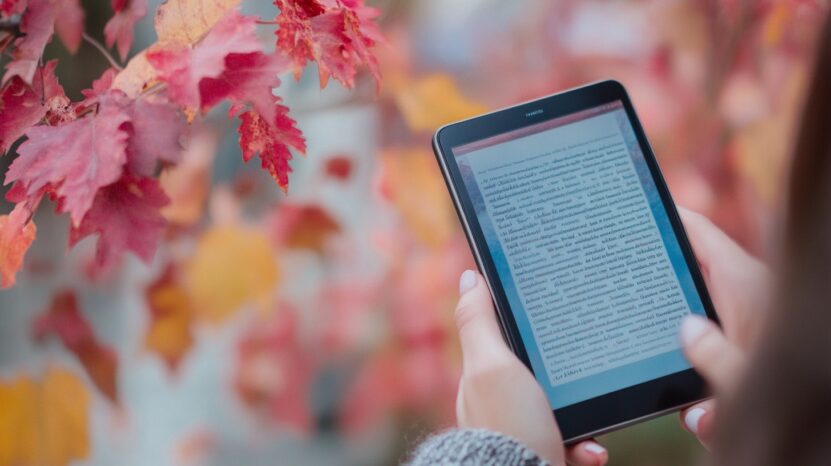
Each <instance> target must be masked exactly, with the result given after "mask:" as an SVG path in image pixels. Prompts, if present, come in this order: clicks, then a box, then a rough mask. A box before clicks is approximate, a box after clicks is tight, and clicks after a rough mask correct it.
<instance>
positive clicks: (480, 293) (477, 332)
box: [454, 270, 512, 371]
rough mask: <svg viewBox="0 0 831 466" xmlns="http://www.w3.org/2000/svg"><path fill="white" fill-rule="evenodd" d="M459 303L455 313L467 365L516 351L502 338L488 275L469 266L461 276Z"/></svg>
mask: <svg viewBox="0 0 831 466" xmlns="http://www.w3.org/2000/svg"><path fill="white" fill-rule="evenodd" d="M459 293H460V294H461V297H460V298H459V304H458V305H457V306H456V311H455V313H454V315H455V319H456V326H457V328H458V330H459V340H460V341H461V345H462V366H463V369H464V370H466V371H468V370H475V369H476V368H478V367H481V366H487V365H489V364H492V363H493V362H499V361H502V360H504V358H505V357H506V355H507V356H510V355H511V354H512V353H511V352H510V350H509V349H508V347H507V345H506V344H505V340H503V339H502V333H501V332H500V330H499V323H498V322H497V321H496V313H495V311H494V309H493V302H492V301H491V296H490V293H489V292H488V287H487V286H486V285H485V281H484V279H483V278H482V277H481V275H479V274H478V273H475V272H473V271H472V270H465V272H464V273H462V276H461V277H460V279H459Z"/></svg>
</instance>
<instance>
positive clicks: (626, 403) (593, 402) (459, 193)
mask: <svg viewBox="0 0 831 466" xmlns="http://www.w3.org/2000/svg"><path fill="white" fill-rule="evenodd" d="M615 101H621V102H623V107H624V108H625V110H626V113H627V115H628V117H629V120H630V122H631V123H632V127H633V129H634V130H635V134H636V136H637V139H638V143H639V144H640V147H641V151H642V152H643V156H644V158H645V159H646V162H647V165H648V166H649V170H650V172H651V174H652V177H653V179H654V180H655V184H656V186H657V188H658V192H659V194H660V196H661V201H662V203H663V205H664V208H665V209H666V211H667V214H668V216H669V219H670V222H671V223H672V228H673V231H674V233H675V235H676V237H677V238H678V243H679V244H680V246H681V249H682V251H683V254H684V258H685V260H686V262H687V266H688V267H689V269H690V272H691V274H692V278H693V281H694V282H695V286H696V289H697V291H698V293H699V295H700V297H701V301H702V303H703V305H704V309H705V311H706V313H707V316H708V317H709V318H710V319H712V320H713V321H715V322H718V317H717V316H716V313H715V309H714V308H713V304H712V301H711V299H710V295H709V293H708V292H707V289H706V286H705V284H704V278H703V277H702V275H701V271H700V269H699V267H698V263H697V262H696V259H695V256H694V255H693V251H692V248H691V246H690V243H689V240H688V239H687V235H686V233H685V231H684V227H683V225H682V224H681V219H680V217H679V216H678V211H677V210H676V208H675V203H674V202H673V201H672V197H671V195H670V193H669V189H668V188H667V185H666V181H665V180H664V178H663V175H662V174H661V170H660V168H659V166H658V162H657V160H656V158H655V154H654V153H653V152H652V148H651V147H650V145H649V142H648V141H647V139H646V135H645V134H644V131H643V128H642V127H641V124H640V121H639V120H638V117H637V114H636V113H635V109H634V107H633V106H632V102H631V100H630V99H629V96H628V94H627V93H626V90H625V89H624V87H623V85H621V84H620V83H619V82H617V81H612V80H609V81H602V82H598V83H594V84H589V85H587V86H583V87H580V88H577V89H572V90H568V91H565V92H561V93H558V94H554V95H551V96H548V97H543V98H541V99H538V100H534V101H530V102H526V103H522V104H518V105H515V106H513V107H509V108H505V109H502V110H497V111H495V112H492V113H488V114H486V115H481V116H477V117H474V118H471V119H468V120H464V121H460V122H457V123H452V124H449V125H446V126H444V127H442V128H440V129H439V130H438V131H437V132H436V134H435V136H434V138H433V149H434V152H435V154H436V157H437V159H438V161H439V165H440V166H441V170H442V173H443V175H444V179H445V182H446V183H447V186H448V189H449V190H450V192H451V194H452V197H453V203H454V205H455V207H456V213H457V214H458V215H459V220H460V221H461V223H462V226H463V227H464V229H465V234H466V236H467V239H468V243H469V244H470V247H471V249H472V250H473V253H474V257H475V258H476V261H477V265H478V266H479V269H480V270H481V271H482V273H483V275H484V276H485V279H486V281H487V282H488V285H489V287H490V290H491V295H492V297H493V300H494V303H495V304H496V308H497V314H498V317H499V320H500V324H501V326H502V331H503V334H504V336H505V339H506V340H507V341H508V343H509V345H510V346H511V347H512V348H513V350H514V352H516V354H517V355H518V356H519V358H520V359H521V360H522V362H523V363H525V365H526V366H528V368H529V369H531V370H532V371H533V369H532V368H531V364H530V361H529V360H528V355H527V353H526V351H525V347H524V345H523V343H522V339H521V338H520V335H519V331H518V329H517V325H516V322H515V320H514V317H513V314H512V313H511V311H510V306H509V304H508V299H507V297H506V295H505V291H504V290H503V288H502V286H501V283H500V281H499V276H498V274H497V272H496V268H495V267H494V263H493V258H492V257H491V254H490V251H489V250H488V247H487V243H486V242H485V239H484V236H483V235H482V230H481V227H480V225H479V222H478V219H477V217H476V214H475V211H474V209H473V205H472V204H471V201H470V198H469V196H468V193H467V191H466V189H465V188H464V183H463V181H462V178H461V174H460V172H459V168H458V165H457V164H456V161H455V156H454V155H453V151H452V148H453V147H458V146H461V145H463V144H467V143H471V142H475V141H479V140H482V139H485V138H488V137H491V136H495V135H498V134H502V133H506V132H509V131H513V130H516V129H520V128H524V127H527V126H529V125H532V124H535V123H540V122H543V121H546V120H550V119H552V118H557V117H562V116H566V115H569V114H573V113H575V112H579V111H581V110H587V109H591V108H594V107H598V106H601V105H604V104H609V103H613V102H615ZM705 397H706V386H705V383H704V381H703V380H702V379H701V377H700V376H699V375H698V374H697V373H696V372H695V371H694V370H692V369H687V370H684V371H681V372H676V373H673V374H670V375H667V376H664V377H661V378H658V379H654V380H650V381H648V382H644V383H641V384H638V385H635V386H632V387H628V388H624V389H622V390H618V391H615V392H611V393H608V394H606V395H602V396H599V397H596V398H592V399H589V400H586V401H583V402H580V403H577V404H573V405H569V406H566V407H564V408H560V409H556V410H554V414H555V417H556V419H557V423H558V424H559V426H560V431H561V432H562V435H563V439H564V440H565V442H566V443H573V442H577V441H579V440H583V439H586V438H589V437H592V436H595V435H599V434H602V433H605V432H609V431H612V430H615V429H617V428H621V427H624V426H627V425H630V424H633V423H635V422H640V421H643V420H646V419H649V418H653V417H656V416H659V415H662V414H665V413H669V412H672V411H674V410H678V409H681V408H683V407H685V406H688V405H690V404H692V403H695V402H697V401H700V400H702V399H704V398H705Z"/></svg>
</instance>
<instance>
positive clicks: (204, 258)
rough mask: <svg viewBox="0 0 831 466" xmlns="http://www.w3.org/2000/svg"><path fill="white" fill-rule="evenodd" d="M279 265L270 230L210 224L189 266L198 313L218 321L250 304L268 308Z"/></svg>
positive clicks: (190, 287) (187, 273)
mask: <svg viewBox="0 0 831 466" xmlns="http://www.w3.org/2000/svg"><path fill="white" fill-rule="evenodd" d="M278 278H279V271H278V269H277V262H276V260H275V257H274V251H273V250H272V248H271V245H270V244H269V241H268V238H267V237H266V236H265V234H263V233H260V232H257V231H253V230H248V229H245V228H242V227H238V226H232V225H222V226H217V227H214V228H212V229H210V230H208V231H207V232H206V233H205V234H204V235H203V236H202V238H200V240H199V243H198V245H197V247H196V252H195V254H194V255H193V257H191V258H190V260H189V261H188V262H187V264H186V266H185V269H184V277H183V279H184V284H185V289H186V290H187V293H188V296H189V297H190V299H191V302H192V303H193V306H194V311H195V312H196V316H197V317H198V318H200V319H203V320H205V321H207V322H209V323H213V324H219V323H222V322H223V321H225V320H226V319H228V318H229V317H231V316H232V315H234V314H235V313H236V312H237V311H239V310H241V309H242V308H243V307H244V306H246V305H251V304H253V305H255V306H256V307H257V308H259V309H260V310H265V309H266V307H267V306H268V305H269V304H270V303H271V302H272V300H271V298H272V294H273V291H274V288H275V287H276V286H277V282H278Z"/></svg>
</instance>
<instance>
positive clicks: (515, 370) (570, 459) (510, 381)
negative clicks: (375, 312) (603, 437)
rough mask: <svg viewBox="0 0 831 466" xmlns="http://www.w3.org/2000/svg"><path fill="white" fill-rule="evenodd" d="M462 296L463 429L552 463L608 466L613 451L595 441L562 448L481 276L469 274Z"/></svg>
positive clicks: (459, 399)
mask: <svg viewBox="0 0 831 466" xmlns="http://www.w3.org/2000/svg"><path fill="white" fill-rule="evenodd" d="M459 292H460V294H461V298H460V299H459V304H458V306H456V311H455V317H456V324H457V326H458V330H459V338H460V340H461V344H462V358H463V359H462V366H463V368H462V378H461V381H460V382H459V393H458V397H457V399H456V418H457V422H458V425H459V427H463V428H483V429H489V430H492V431H495V432H500V433H503V434H506V435H508V436H510V437H513V438H514V439H516V440H519V441H520V442H522V443H523V444H525V446H527V447H528V448H530V449H532V450H534V451H535V452H536V453H537V454H538V455H540V456H541V457H542V458H544V459H545V460H547V461H549V462H550V463H551V464H552V465H556V466H562V465H565V464H566V463H568V464H570V465H574V466H603V465H605V464H606V462H607V461H608V453H607V452H606V449H605V448H603V447H602V446H600V444H598V443H597V442H595V441H594V440H587V441H584V442H580V443H578V444H576V445H573V446H570V447H568V448H565V447H564V446H563V439H562V435H561V434H560V429H559V428H558V427H557V423H556V422H555V421H554V416H553V413H552V411H551V407H550V405H549V403H548V399H547V398H546V396H545V393H544V392H543V391H542V388H541V387H540V386H539V384H538V383H537V380H536V379H535V378H534V375H533V374H532V373H531V371H529V370H528V368H527V367H525V365H524V364H523V363H522V362H521V361H520V360H519V359H518V358H517V357H516V355H514V353H513V352H512V351H511V350H510V348H508V345H507V344H506V343H505V340H503V338H502V333H501V332H500V330H499V324H498V323H497V320H496V313H495V311H494V308H493V303H492V301H491V296H490V293H489V292H488V288H487V286H486V284H485V281H484V279H483V278H482V277H481V275H479V274H478V273H475V272H473V271H471V270H467V271H465V272H464V273H463V274H462V276H461V279H460V281H459Z"/></svg>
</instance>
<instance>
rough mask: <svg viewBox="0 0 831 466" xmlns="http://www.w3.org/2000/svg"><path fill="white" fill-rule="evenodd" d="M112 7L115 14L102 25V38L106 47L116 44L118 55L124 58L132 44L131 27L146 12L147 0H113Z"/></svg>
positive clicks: (133, 26)
mask: <svg viewBox="0 0 831 466" xmlns="http://www.w3.org/2000/svg"><path fill="white" fill-rule="evenodd" d="M112 7H113V11H114V12H115V14H114V15H113V17H112V18H110V20H109V21H107V25H106V26H104V38H105V39H106V42H107V47H112V46H113V44H117V45H118V56H119V57H121V59H122V60H124V59H125V58H127V54H128V53H129V52H130V47H131V46H132V45H133V29H135V26H136V23H137V22H138V21H139V20H141V18H143V17H144V15H146V14H147V0H113V1H112Z"/></svg>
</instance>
